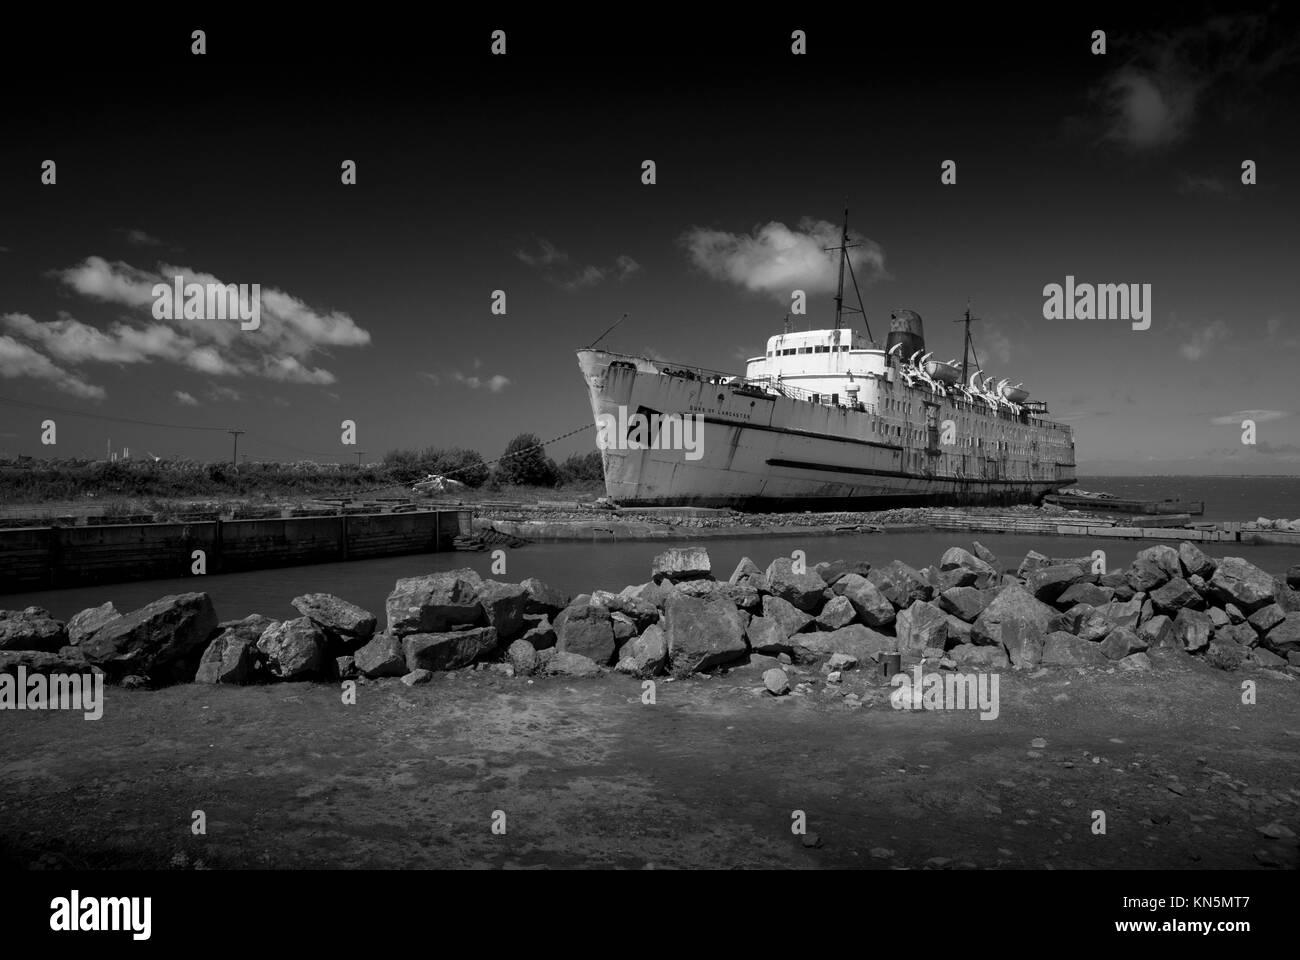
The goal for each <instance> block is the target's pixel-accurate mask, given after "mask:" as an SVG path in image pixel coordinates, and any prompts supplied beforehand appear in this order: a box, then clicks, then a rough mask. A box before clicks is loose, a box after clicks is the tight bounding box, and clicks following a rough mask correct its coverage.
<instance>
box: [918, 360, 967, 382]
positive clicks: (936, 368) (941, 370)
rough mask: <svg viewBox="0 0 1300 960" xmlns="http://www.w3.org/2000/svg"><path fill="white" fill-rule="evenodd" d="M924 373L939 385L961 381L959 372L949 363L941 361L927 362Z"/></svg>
mask: <svg viewBox="0 0 1300 960" xmlns="http://www.w3.org/2000/svg"><path fill="white" fill-rule="evenodd" d="M925 372H926V373H927V374H929V375H930V376H931V377H933V378H934V379H935V380H938V381H939V382H940V383H948V384H953V383H959V382H960V381H961V371H960V370H958V369H957V368H956V367H954V366H953V365H952V364H951V363H944V362H943V361H942V360H929V361H927V362H926V364H925Z"/></svg>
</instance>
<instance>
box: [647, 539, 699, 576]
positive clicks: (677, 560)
mask: <svg viewBox="0 0 1300 960" xmlns="http://www.w3.org/2000/svg"><path fill="white" fill-rule="evenodd" d="M712 574H713V564H712V563H710V561H709V551H707V550H705V549H704V548H703V547H672V548H670V549H668V550H665V551H664V552H663V553H661V554H659V556H657V557H655V562H654V567H653V568H652V569H651V571H650V576H651V578H652V579H653V580H654V581H655V582H656V583H658V582H659V581H661V580H665V579H667V580H673V581H677V580H701V579H707V578H709V577H711V576H712Z"/></svg>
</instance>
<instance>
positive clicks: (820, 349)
mask: <svg viewBox="0 0 1300 960" xmlns="http://www.w3.org/2000/svg"><path fill="white" fill-rule="evenodd" d="M830 349H831V348H830V347H818V348H817V352H818V353H829V352H830Z"/></svg>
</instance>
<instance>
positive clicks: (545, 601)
mask: <svg viewBox="0 0 1300 960" xmlns="http://www.w3.org/2000/svg"><path fill="white" fill-rule="evenodd" d="M519 585H520V586H521V587H523V588H524V595H525V598H526V599H525V601H524V613H525V614H537V613H544V614H546V616H548V617H553V616H555V615H556V614H557V613H559V612H560V611H561V610H563V609H564V608H565V607H567V606H568V605H569V604H570V603H572V602H573V598H572V597H570V596H569V595H568V594H567V593H564V592H563V591H561V590H557V589H555V588H554V587H552V586H551V585H550V584H548V583H546V582H545V581H544V580H538V579H537V578H536V577H529V578H528V579H527V580H524V581H522V582H521V583H520V584H519Z"/></svg>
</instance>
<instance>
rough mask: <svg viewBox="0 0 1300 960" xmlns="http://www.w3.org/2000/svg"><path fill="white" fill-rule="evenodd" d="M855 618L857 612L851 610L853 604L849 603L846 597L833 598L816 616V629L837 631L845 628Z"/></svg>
mask: <svg viewBox="0 0 1300 960" xmlns="http://www.w3.org/2000/svg"><path fill="white" fill-rule="evenodd" d="M856 616H857V611H856V610H854V609H853V604H851V603H849V601H848V598H847V597H841V596H834V597H831V598H830V599H829V600H827V601H826V606H824V607H822V612H821V613H819V614H817V629H819V630H838V629H839V628H840V627H847V626H848V625H849V624H850V623H852V622H853V618H854V617H856Z"/></svg>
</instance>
